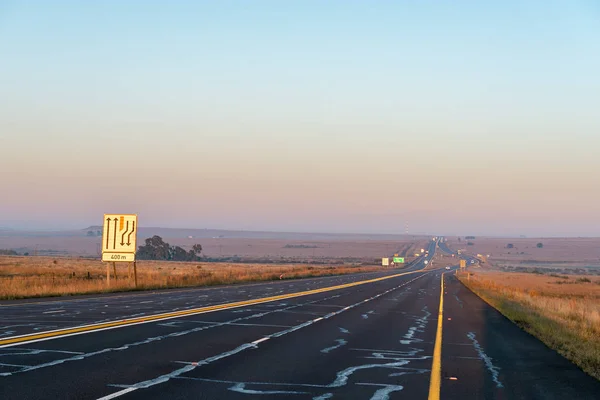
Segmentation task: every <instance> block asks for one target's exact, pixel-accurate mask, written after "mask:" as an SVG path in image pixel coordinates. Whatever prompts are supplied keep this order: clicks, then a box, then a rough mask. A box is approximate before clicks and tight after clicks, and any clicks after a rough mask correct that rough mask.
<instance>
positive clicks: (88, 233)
mask: <svg viewBox="0 0 600 400" xmlns="http://www.w3.org/2000/svg"><path fill="white" fill-rule="evenodd" d="M87 235H88V236H95V233H94V231H87Z"/></svg>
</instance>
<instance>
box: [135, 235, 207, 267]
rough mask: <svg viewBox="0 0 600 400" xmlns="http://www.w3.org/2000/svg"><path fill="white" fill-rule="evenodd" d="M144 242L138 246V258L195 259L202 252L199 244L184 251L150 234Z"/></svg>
mask: <svg viewBox="0 0 600 400" xmlns="http://www.w3.org/2000/svg"><path fill="white" fill-rule="evenodd" d="M145 243H146V244H145V245H143V246H140V247H138V251H137V257H138V259H140V260H165V261H167V260H169V261H196V260H198V259H199V258H200V253H201V252H202V246H201V245H200V244H195V245H194V246H192V250H189V251H186V250H185V249H184V248H182V247H179V246H170V245H169V243H167V242H165V241H164V240H163V239H162V238H161V237H160V236H152V237H151V238H148V239H146V241H145Z"/></svg>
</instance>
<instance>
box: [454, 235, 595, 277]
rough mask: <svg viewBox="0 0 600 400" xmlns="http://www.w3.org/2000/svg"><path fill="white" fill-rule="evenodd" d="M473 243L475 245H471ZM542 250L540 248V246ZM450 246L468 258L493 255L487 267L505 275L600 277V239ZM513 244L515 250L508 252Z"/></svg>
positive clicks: (498, 240) (477, 241)
mask: <svg viewBox="0 0 600 400" xmlns="http://www.w3.org/2000/svg"><path fill="white" fill-rule="evenodd" d="M468 242H470V243H472V245H468V244H467V243H468ZM538 243H542V244H543V247H542V248H538V247H537V244H538ZM447 244H448V246H449V247H450V248H452V249H455V250H458V249H461V250H463V251H465V252H467V253H469V254H483V255H486V256H487V255H490V257H489V258H488V264H489V265H491V266H492V267H495V268H498V269H502V270H504V271H525V270H532V269H535V268H537V269H540V270H552V272H562V271H563V270H564V272H567V273H568V272H570V271H571V270H574V269H577V271H573V272H577V273H580V274H586V273H589V274H600V239H599V238H549V239H545V238H518V239H515V238H487V237H476V238H475V239H469V240H466V239H464V238H461V240H460V241H458V238H448V242H447ZM509 244H511V245H512V246H513V247H512V248H508V245H509Z"/></svg>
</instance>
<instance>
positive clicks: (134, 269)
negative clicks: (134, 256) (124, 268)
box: [133, 261, 137, 288]
mask: <svg viewBox="0 0 600 400" xmlns="http://www.w3.org/2000/svg"><path fill="white" fill-rule="evenodd" d="M133 279H134V281H135V287H136V288H137V263H136V262H135V261H134V262H133Z"/></svg>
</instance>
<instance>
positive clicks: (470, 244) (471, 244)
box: [467, 242, 475, 246]
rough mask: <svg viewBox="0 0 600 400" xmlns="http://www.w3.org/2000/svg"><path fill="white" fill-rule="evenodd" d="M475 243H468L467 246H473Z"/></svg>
mask: <svg viewBox="0 0 600 400" xmlns="http://www.w3.org/2000/svg"><path fill="white" fill-rule="evenodd" d="M474 244H475V243H473V242H467V246H473V245H474Z"/></svg>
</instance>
